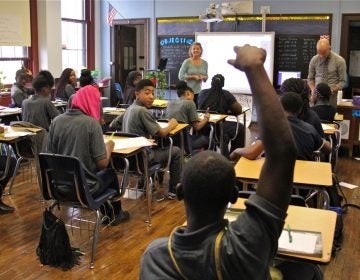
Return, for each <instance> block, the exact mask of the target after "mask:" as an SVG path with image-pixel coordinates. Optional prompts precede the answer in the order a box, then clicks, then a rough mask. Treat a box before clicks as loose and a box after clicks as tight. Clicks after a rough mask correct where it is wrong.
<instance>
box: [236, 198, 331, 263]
mask: <svg viewBox="0 0 360 280" xmlns="http://www.w3.org/2000/svg"><path fill="white" fill-rule="evenodd" d="M244 202H245V199H242V198H239V199H238V201H237V202H236V203H235V204H234V205H233V206H232V207H233V208H239V209H245V205H244ZM287 214H288V215H287V217H286V219H285V226H287V225H290V227H291V229H294V230H305V231H315V232H321V236H322V245H323V254H322V257H315V256H309V255H299V254H290V253H279V255H284V256H291V257H295V258H300V259H306V260H312V261H316V262H321V263H328V262H329V261H330V259H331V250H332V243H333V239H334V231H335V224H336V217H337V215H336V213H335V212H334V211H330V210H322V209H315V208H307V207H299V206H292V205H290V206H289V208H288V211H287Z"/></svg>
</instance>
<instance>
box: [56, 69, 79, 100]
mask: <svg viewBox="0 0 360 280" xmlns="http://www.w3.org/2000/svg"><path fill="white" fill-rule="evenodd" d="M76 83H77V77H76V74H75V71H74V69H71V68H65V69H64V70H63V71H62V73H61V75H60V78H59V81H58V82H57V85H56V89H55V97H56V98H59V99H61V100H63V101H68V100H69V98H70V96H71V95H73V94H74V93H75V91H76V89H75V87H76Z"/></svg>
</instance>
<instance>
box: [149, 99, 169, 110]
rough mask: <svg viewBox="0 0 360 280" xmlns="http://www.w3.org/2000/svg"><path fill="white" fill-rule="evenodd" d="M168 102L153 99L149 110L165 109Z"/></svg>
mask: <svg viewBox="0 0 360 280" xmlns="http://www.w3.org/2000/svg"><path fill="white" fill-rule="evenodd" d="M167 104H168V101H167V100H162V99H155V100H154V102H153V104H152V106H151V108H155V109H165V108H166V107H167Z"/></svg>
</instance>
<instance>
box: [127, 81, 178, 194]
mask: <svg viewBox="0 0 360 280" xmlns="http://www.w3.org/2000/svg"><path fill="white" fill-rule="evenodd" d="M135 96H136V100H135V101H134V103H133V104H132V105H131V106H130V107H129V108H128V109H127V110H126V112H125V113H124V115H123V118H122V130H123V131H124V132H128V133H134V134H138V135H140V136H144V137H146V138H152V137H154V136H160V137H166V136H167V135H168V134H169V132H170V131H171V130H173V129H174V128H175V127H176V126H177V125H178V122H177V121H176V120H175V119H170V120H169V123H168V126H167V127H164V128H162V127H160V125H159V124H158V123H157V122H156V119H155V118H154V116H153V115H152V114H151V112H150V111H149V110H148V109H150V108H151V106H152V104H153V102H154V84H153V83H152V82H151V81H150V80H140V81H139V82H138V84H137V85H136V87H135ZM168 156H169V148H153V149H149V155H148V158H149V162H150V163H151V162H158V163H166V162H167V160H168ZM169 169H170V180H169V190H168V199H175V198H176V195H175V187H176V185H177V183H179V179H180V172H181V165H180V149H179V147H177V146H173V148H172V152H171V163H170V167H169Z"/></svg>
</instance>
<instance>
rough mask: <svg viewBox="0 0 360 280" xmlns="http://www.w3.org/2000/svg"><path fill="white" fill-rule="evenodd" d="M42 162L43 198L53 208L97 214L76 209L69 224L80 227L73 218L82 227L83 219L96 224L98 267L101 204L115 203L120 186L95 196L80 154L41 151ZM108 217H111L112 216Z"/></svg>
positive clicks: (94, 250)
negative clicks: (89, 215) (90, 217)
mask: <svg viewBox="0 0 360 280" xmlns="http://www.w3.org/2000/svg"><path fill="white" fill-rule="evenodd" d="M39 164H40V169H41V177H42V185H41V186H40V190H41V194H42V199H43V200H44V201H45V202H49V203H50V207H49V208H50V210H53V209H56V208H60V207H61V206H69V207H72V208H73V209H74V208H75V209H80V210H81V209H85V210H90V211H91V212H92V213H94V214H95V222H94V221H89V220H85V219H83V218H82V216H80V218H78V213H75V214H74V211H73V212H72V213H73V214H72V215H71V224H70V225H67V226H70V227H71V229H73V228H74V227H76V226H75V223H74V222H73V220H78V221H79V225H80V226H79V228H80V230H81V225H82V223H84V222H87V223H88V227H87V230H88V231H89V232H90V231H91V226H90V224H93V228H92V238H93V240H92V248H91V257H90V268H94V262H95V253H96V246H97V240H98V235H99V228H100V223H101V218H100V217H101V215H100V207H102V205H104V204H105V203H108V205H109V206H110V207H111V203H110V201H111V200H117V199H120V197H119V196H118V195H117V192H116V190H114V189H107V190H106V191H105V192H104V193H103V194H101V195H99V196H98V197H96V198H94V197H93V196H92V195H91V193H90V189H89V186H88V183H87V181H86V177H85V170H84V166H83V164H82V163H81V162H80V160H79V159H78V158H76V157H71V156H64V155H57V154H49V153H40V154H39ZM121 195H122V194H120V196H121ZM56 206H57V207H56ZM80 215H81V214H80ZM113 216H114V215H113ZM106 218H107V219H110V217H106ZM111 218H114V217H111Z"/></svg>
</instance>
